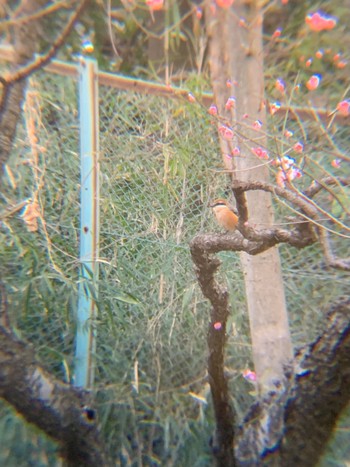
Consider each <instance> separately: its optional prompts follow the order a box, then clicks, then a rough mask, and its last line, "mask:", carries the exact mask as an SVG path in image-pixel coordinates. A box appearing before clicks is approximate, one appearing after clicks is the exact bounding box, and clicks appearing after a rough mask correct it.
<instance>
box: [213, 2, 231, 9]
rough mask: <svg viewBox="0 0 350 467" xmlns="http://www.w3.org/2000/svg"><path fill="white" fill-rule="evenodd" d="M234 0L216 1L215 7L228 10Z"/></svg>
mask: <svg viewBox="0 0 350 467" xmlns="http://www.w3.org/2000/svg"><path fill="white" fill-rule="evenodd" d="M233 2H234V0H216V4H217V6H219V7H221V8H230V6H231V5H232V4H233Z"/></svg>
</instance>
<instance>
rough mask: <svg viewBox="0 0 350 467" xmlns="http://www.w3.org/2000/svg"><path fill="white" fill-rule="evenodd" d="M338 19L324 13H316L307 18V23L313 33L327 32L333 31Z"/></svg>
mask: <svg viewBox="0 0 350 467" xmlns="http://www.w3.org/2000/svg"><path fill="white" fill-rule="evenodd" d="M337 21H338V20H337V18H335V17H333V16H328V15H327V14H326V13H323V12H322V11H316V13H310V14H308V15H307V16H306V18H305V23H306V24H307V25H308V26H309V28H310V29H311V31H316V32H319V31H326V30H330V29H333V28H334V27H335V26H336V24H337Z"/></svg>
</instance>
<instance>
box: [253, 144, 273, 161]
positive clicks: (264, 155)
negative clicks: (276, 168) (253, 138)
mask: <svg viewBox="0 0 350 467" xmlns="http://www.w3.org/2000/svg"><path fill="white" fill-rule="evenodd" d="M251 150H252V152H253V153H254V154H255V155H256V156H257V157H258V158H259V159H269V155H268V153H267V151H266V149H263V148H260V147H258V148H251Z"/></svg>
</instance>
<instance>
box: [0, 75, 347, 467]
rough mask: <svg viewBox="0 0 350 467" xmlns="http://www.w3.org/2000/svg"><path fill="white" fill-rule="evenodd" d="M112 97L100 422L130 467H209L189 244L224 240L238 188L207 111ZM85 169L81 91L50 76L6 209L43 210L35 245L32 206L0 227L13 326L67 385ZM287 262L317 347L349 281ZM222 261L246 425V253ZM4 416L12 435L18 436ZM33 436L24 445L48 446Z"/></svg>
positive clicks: (312, 252)
mask: <svg viewBox="0 0 350 467" xmlns="http://www.w3.org/2000/svg"><path fill="white" fill-rule="evenodd" d="M99 92H100V146H101V151H100V164H101V202H100V210H101V211H100V212H101V216H100V217H101V230H100V277H99V283H98V288H99V295H98V296H99V298H98V315H97V319H96V323H95V326H96V328H97V347H96V355H95V358H96V392H97V399H98V403H99V406H100V411H99V412H100V414H101V423H102V425H103V427H104V431H105V433H106V434H107V435H106V436H107V441H108V442H109V446H110V450H111V453H112V454H113V455H114V456H115V458H116V459H117V461H118V462H119V463H120V464H121V465H132V462H134V461H136V460H137V459H141V458H143V459H144V462H145V465H160V464H161V463H166V465H179V466H181V465H191V464H193V465H201V466H204V465H210V462H211V457H210V454H209V451H208V448H207V445H208V438H209V435H210V433H211V431H212V428H213V427H212V419H211V411H210V404H209V405H207V402H209V401H210V398H209V391H208V384H207V381H206V360H207V348H206V333H207V328H208V322H209V306H208V304H207V302H206V301H205V300H204V298H203V296H202V294H201V292H200V290H199V287H198V285H197V282H196V279H195V275H194V271H193V264H192V262H191V258H190V252H189V246H188V245H189V241H190V240H191V239H192V238H193V236H194V235H195V234H197V233H199V232H207V231H215V230H217V228H216V226H215V224H214V221H213V219H212V217H211V213H210V211H209V208H208V203H209V201H210V200H211V199H213V198H215V197H220V196H225V197H226V196H227V194H228V193H229V190H228V184H227V183H228V182H227V179H226V176H225V174H222V173H219V172H218V169H220V168H221V162H220V158H221V156H220V155H219V150H218V147H219V145H218V141H217V136H216V130H215V126H212V125H210V120H209V119H208V116H207V114H206V112H205V111H204V110H203V109H201V108H200V107H197V106H193V105H191V104H189V103H188V102H185V101H181V100H171V99H166V98H161V97H155V96H152V97H151V96H147V95H138V94H135V93H132V92H120V91H118V90H116V89H113V88H108V87H100V90H99ZM35 137H36V138H37V140H36V139H35ZM79 164H80V162H79V127H78V111H77V83H76V82H75V81H74V80H72V79H70V78H69V79H68V78H62V77H56V76H53V75H50V74H48V73H42V74H41V76H39V78H36V79H35V81H32V83H31V87H30V92H29V97H28V96H27V107H26V111H25V112H24V119H23V125H22V126H21V127H20V128H19V129H18V134H17V139H16V145H15V148H14V154H13V158H12V161H11V164H10V171H11V172H10V173H9V174H8V177H7V179H6V182H5V185H4V187H3V188H4V189H3V194H2V200H1V204H2V208H4V207H5V206H8V205H11V206H16V205H17V206H20V204H21V202H22V201H24V200H26V199H28V198H32V199H33V198H36V199H37V200H38V203H39V206H40V208H41V213H42V218H41V220H39V229H38V231H35V232H30V231H28V226H27V225H25V223H24V222H23V219H22V217H21V215H20V213H21V212H22V211H21V210H20V208H18V210H17V211H16V210H15V212H14V213H13V215H9V216H7V217H6V218H5V219H3V220H2V223H1V230H0V242H1V263H0V268H1V273H2V274H3V275H5V276H6V278H7V289H8V292H9V303H10V315H11V320H12V323H13V326H14V328H15V329H17V330H18V333H20V334H21V335H22V336H23V337H25V338H26V339H28V340H29V341H31V342H33V344H34V345H35V348H36V350H37V353H38V355H39V357H40V358H41V359H42V361H43V362H44V363H45V365H46V366H47V367H48V368H49V369H50V370H51V371H54V372H55V374H56V375H57V376H58V377H60V378H62V379H64V380H65V381H69V380H70V379H71V376H72V371H73V357H74V335H75V312H76V306H77V280H78V269H79V262H78V245H79V238H78V237H79V235H78V234H79V183H80V176H79ZM276 209H277V212H278V213H277V221H276V222H278V219H284V214H285V213H286V211H285V209H286V208H285V207H284V206H281V205H279V204H278V203H277V205H276ZM280 251H281V254H282V262H283V271H284V278H285V284H286V293H287V300H288V303H289V309H290V321H291V327H292V334H293V338H294V342H295V343H296V344H301V343H304V342H306V341H308V340H309V339H310V338H311V337H312V336H314V335H315V334H316V332H317V330H318V326H319V325H320V323H321V322H322V318H323V314H322V313H323V311H324V310H326V309H327V307H328V305H329V304H330V303H332V301H333V300H334V299H335V298H336V297H338V296H339V295H341V294H342V293H344V292H345V291H346V276H345V275H344V274H341V273H337V274H334V273H332V275H330V272H329V271H328V270H327V269H326V268H325V267H324V264H323V258H322V255H321V254H320V251H319V248H318V247H317V246H313V247H309V248H307V249H305V250H303V251H298V250H296V249H293V248H290V247H285V246H284V247H281V248H280ZM219 256H220V259H222V267H221V269H220V272H219V277H220V280H222V281H225V282H227V285H228V289H229V292H230V300H231V305H232V316H231V318H230V321H229V323H228V330H229V333H228V343H227V371H228V373H229V374H230V376H231V379H230V384H231V386H232V403H233V404H234V406H235V409H236V410H237V411H238V413H239V414H243V412H244V410H245V408H246V407H247V406H248V404H249V403H250V402H251V401H252V396H251V395H250V394H249V391H250V390H251V388H250V387H249V383H247V382H246V381H244V380H243V378H242V377H241V372H242V370H243V369H244V368H247V367H249V366H250V365H251V356H250V339H249V332H248V322H247V315H246V307H245V297H244V286H243V280H242V276H241V271H240V265H239V257H238V255H236V254H234V253H226V254H220V255H219ZM305 257H307V262H305ZM330 281H331V282H332V287H330ZM2 410H3V412H4V413H6V414H7V420H10V422H9V421H7V422H6V423H7V424H8V423H10V424H12V427H13V429H15V428H16V427H17V426H21V424H20V422H19V421H18V419H16V418H15V417H11V416H10V415H8V410H7V409H5V408H3V409H2ZM204 414H205V416H204ZM7 426H8V425H7ZM2 427H3V430H5V424H3V425H2ZM21 429H22V428H21ZM30 433H31V434H30V435H29V434H27V435H26V436H27V437H28V439H27V441H26V442H27V443H29V445H30V446H33V445H36V444H38V445H39V444H40V443H39V442H38V441H37V440H38V437H37V435H36V434H34V432H30ZM23 436H24V437H25V435H23ZM17 442H18V439H17ZM39 450H40V449H39ZM29 451H30V449H29ZM14 452H16V451H15V450H10V451H8V450H7V451H5V450H3V451H2V452H1V456H2V457H0V459H1V460H2V461H3V462H5V461H6V462H8V463H7V464H6V465H10V464H9V462H10V461H11V459H16V462H17V464H16V465H22V464H21V462H22V461H21V460H20V459H21V458H20V456H19V454H18V455H17V454H16V453H15V454H14ZM11 456H12V457H11ZM16 456H17V457H16ZM23 462H25V460H23ZM38 462H39V461H38ZM50 462H51V460H47V459H46V464H45V463H44V464H43V465H49V464H50ZM52 462H53V463H54V462H55V461H54V460H52ZM152 462H153V463H152ZM23 465H27V464H23ZM36 465H41V464H40V463H37V464H36ZM50 465H51V464H50ZM118 465H119V464H118Z"/></svg>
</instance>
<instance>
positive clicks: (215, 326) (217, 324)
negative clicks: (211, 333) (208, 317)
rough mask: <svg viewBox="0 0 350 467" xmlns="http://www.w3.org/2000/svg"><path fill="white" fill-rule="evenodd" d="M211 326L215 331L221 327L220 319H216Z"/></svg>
mask: <svg viewBox="0 0 350 467" xmlns="http://www.w3.org/2000/svg"><path fill="white" fill-rule="evenodd" d="M213 326H214V329H215V330H216V331H220V329H221V328H222V323H220V321H217V322H216V323H214V324H213Z"/></svg>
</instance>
